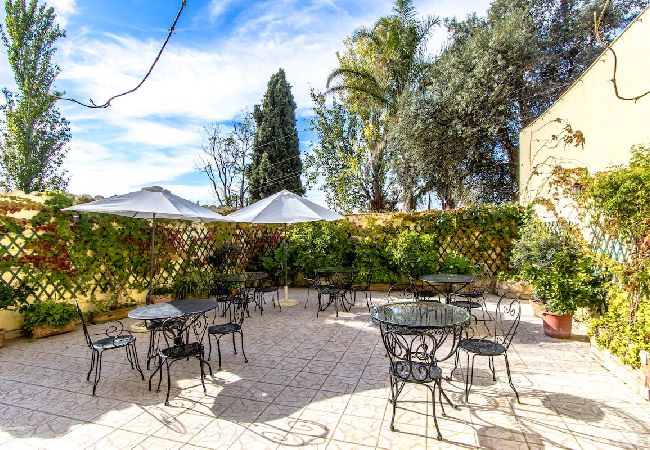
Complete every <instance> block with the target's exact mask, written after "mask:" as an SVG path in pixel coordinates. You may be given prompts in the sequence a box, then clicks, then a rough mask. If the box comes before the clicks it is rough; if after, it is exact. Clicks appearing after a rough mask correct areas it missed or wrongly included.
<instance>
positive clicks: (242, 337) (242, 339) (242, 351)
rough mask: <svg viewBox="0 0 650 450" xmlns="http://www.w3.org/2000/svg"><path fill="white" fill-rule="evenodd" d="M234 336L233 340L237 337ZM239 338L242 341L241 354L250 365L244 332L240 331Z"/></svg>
mask: <svg viewBox="0 0 650 450" xmlns="http://www.w3.org/2000/svg"><path fill="white" fill-rule="evenodd" d="M232 336H233V338H234V337H235V335H234V334H233V335H232ZM239 338H240V341H241V354H242V355H244V362H245V363H246V364H248V358H246V352H245V351H244V332H243V331H239Z"/></svg>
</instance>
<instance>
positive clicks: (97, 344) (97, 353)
mask: <svg viewBox="0 0 650 450" xmlns="http://www.w3.org/2000/svg"><path fill="white" fill-rule="evenodd" d="M74 305H75V307H76V308H77V313H78V314H79V320H80V321H81V325H82V327H83V330H84V337H85V338H86V345H88V347H89V348H90V349H91V350H92V357H91V358H92V359H91V361H90V370H89V371H88V375H87V376H86V381H90V374H91V372H92V371H93V369H95V381H94V382H93V397H94V396H95V391H96V390H97V384H98V383H99V380H100V378H101V372H102V354H103V353H104V351H106V350H114V349H118V348H124V349H126V359H127V360H128V361H129V363H130V364H131V369H134V370H137V371H138V372H140V376H141V377H142V379H143V380H144V374H143V373H142V369H141V368H140V363H139V362H138V352H137V350H136V348H135V336H133V335H132V334H131V332H130V331H128V330H124V325H122V322H119V321H115V322H116V323H117V324H119V328H118V326H116V325H111V326H109V327H108V328H107V329H106V331H105V332H104V333H99V334H94V335H93V336H106V337H104V338H101V339H97V340H95V341H93V339H92V337H91V334H90V333H89V332H88V327H86V321H85V320H84V316H83V313H82V312H81V308H79V303H77V302H74Z"/></svg>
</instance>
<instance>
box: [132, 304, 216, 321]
mask: <svg viewBox="0 0 650 450" xmlns="http://www.w3.org/2000/svg"><path fill="white" fill-rule="evenodd" d="M218 304H219V303H218V302H217V301H216V300H214V299H208V300H172V301H171V302H169V303H155V304H153V305H145V306H140V307H139V308H136V309H134V310H133V311H129V314H128V315H129V317H130V318H131V319H137V320H158V319H172V318H175V317H183V316H193V315H196V314H203V313H205V312H208V311H210V310H211V309H214V308H216V307H217V305H218Z"/></svg>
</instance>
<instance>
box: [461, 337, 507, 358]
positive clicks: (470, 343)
mask: <svg viewBox="0 0 650 450" xmlns="http://www.w3.org/2000/svg"><path fill="white" fill-rule="evenodd" d="M458 347H459V348H460V349H461V350H465V351H466V352H469V353H476V354H478V355H481V356H497V355H502V354H504V353H505V352H506V348H505V347H504V346H503V345H502V344H499V343H498V342H494V341H490V340H486V339H463V340H462V341H460V344H459V345H458Z"/></svg>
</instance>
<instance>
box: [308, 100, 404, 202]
mask: <svg viewBox="0 0 650 450" xmlns="http://www.w3.org/2000/svg"><path fill="white" fill-rule="evenodd" d="M312 100H313V101H314V104H315V105H316V106H315V107H314V117H313V118H312V120H311V127H312V130H314V131H315V132H316V134H317V136H318V140H317V142H315V143H312V145H311V152H310V153H309V154H308V155H307V158H306V160H305V168H306V172H307V175H308V180H309V181H310V182H311V183H315V182H316V181H320V180H322V182H323V190H324V191H325V193H326V201H327V204H328V205H329V206H330V207H332V208H334V209H336V210H339V211H342V212H345V213H350V212H353V211H368V210H375V209H383V208H381V206H380V205H379V204H378V203H377V200H378V197H379V198H381V199H382V202H383V205H384V207H386V209H393V208H394V205H395V204H396V203H397V200H398V198H399V197H398V194H399V191H398V190H396V189H395V188H393V186H395V183H393V182H391V181H392V180H391V179H390V177H391V176H392V173H391V172H390V170H389V169H390V160H389V159H388V157H387V156H388V153H387V152H384V153H383V158H380V157H379V155H373V154H372V147H371V144H372V143H371V142H368V140H367V138H366V136H367V135H366V134H365V133H364V123H363V120H362V119H361V117H359V115H358V114H354V113H352V112H351V111H350V110H349V109H347V108H346V107H345V106H344V105H343V104H341V103H338V102H335V101H334V102H332V103H331V104H327V101H326V98H325V96H324V95H323V94H318V93H316V92H312ZM378 192H379V193H380V195H376V193H378Z"/></svg>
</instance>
